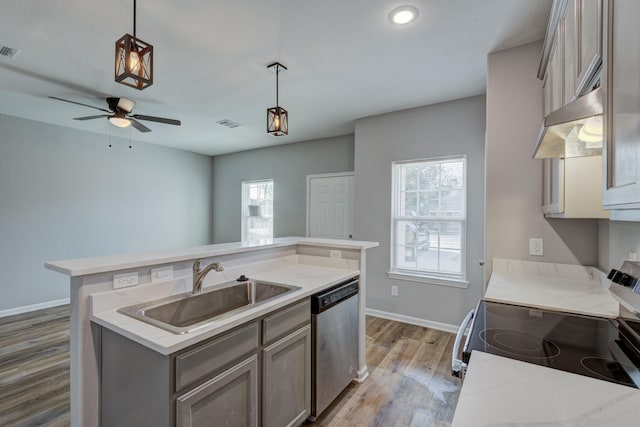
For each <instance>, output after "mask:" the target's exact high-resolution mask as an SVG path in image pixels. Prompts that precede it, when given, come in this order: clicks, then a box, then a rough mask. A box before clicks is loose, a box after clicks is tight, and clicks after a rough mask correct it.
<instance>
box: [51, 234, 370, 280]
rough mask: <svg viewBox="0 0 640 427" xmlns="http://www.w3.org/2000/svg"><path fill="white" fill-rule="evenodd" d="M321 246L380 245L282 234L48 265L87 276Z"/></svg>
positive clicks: (366, 246)
mask: <svg viewBox="0 0 640 427" xmlns="http://www.w3.org/2000/svg"><path fill="white" fill-rule="evenodd" d="M294 245H301V246H318V247H331V248H343V249H358V250H360V249H369V248H374V247H376V246H378V243H377V242H364V241H357V240H335V239H317V238H310V237H279V238H275V239H269V240H267V241H246V242H234V243H220V244H215V245H206V246H196V247H191V248H184V249H175V250H170V251H161V252H143V253H137V254H122V255H108V256H100V257H93V258H80V259H71V260H64V261H49V262H47V263H45V267H46V268H48V269H49V270H54V271H57V272H59V273H63V274H66V275H68V276H72V277H73V276H85V275H88V274H96V273H104V272H107V271H115V270H125V269H132V268H138V267H144V266H148V265H157V264H168V263H174V262H180V261H186V260H192V259H196V258H209V257H214V256H220V255H228V254H235V253H242V252H250V251H255V250H258V249H269V248H281V247H285V246H294Z"/></svg>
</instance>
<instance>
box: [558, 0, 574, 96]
mask: <svg viewBox="0 0 640 427" xmlns="http://www.w3.org/2000/svg"><path fill="white" fill-rule="evenodd" d="M560 22H561V26H562V36H563V37H562V39H563V40H562V42H563V75H564V91H563V101H562V105H567V104H568V103H569V102H571V101H573V99H574V98H575V94H576V74H577V73H576V68H577V61H578V25H577V19H576V0H570V1H569V4H568V5H567V10H566V11H565V15H564V18H562V20H561V21H560Z"/></svg>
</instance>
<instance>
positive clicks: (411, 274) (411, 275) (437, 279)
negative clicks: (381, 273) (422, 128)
mask: <svg viewBox="0 0 640 427" xmlns="http://www.w3.org/2000/svg"><path fill="white" fill-rule="evenodd" d="M453 159H462V160H463V161H464V179H463V183H462V184H463V187H462V188H463V190H464V220H461V221H460V222H461V223H462V228H463V230H462V233H461V235H460V239H461V241H460V243H461V251H460V257H461V262H460V267H461V272H460V275H457V274H455V275H451V276H449V275H448V274H445V273H429V272H426V271H411V270H407V269H403V268H394V257H395V254H396V253H395V251H396V244H395V232H394V231H395V227H394V225H395V221H396V220H398V219H399V218H400V219H401V218H403V217H398V218H396V217H395V208H396V201H397V199H396V198H397V192H396V179H397V177H396V165H402V164H408V163H419V162H436V161H446V160H453ZM467 176H468V170H467V155H466V154H460V155H456V156H443V157H430V158H423V159H411V160H398V161H394V162H391V224H390V227H389V228H390V233H391V239H390V241H391V251H390V258H389V266H390V267H389V271H388V272H387V275H388V276H389V278H391V279H397V280H406V281H410V282H420V283H425V284H431V285H440V286H450V287H455V288H468V287H469V282H468V281H467V223H468V209H467V207H468V198H469V195H468V193H467ZM408 219H412V220H415V219H416V218H415V217H411V218H408ZM425 221H458V220H452V219H450V218H425Z"/></svg>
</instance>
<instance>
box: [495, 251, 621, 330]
mask: <svg viewBox="0 0 640 427" xmlns="http://www.w3.org/2000/svg"><path fill="white" fill-rule="evenodd" d="M608 285H609V284H608V281H607V280H606V277H605V276H604V273H602V272H601V271H599V270H597V269H596V268H593V267H583V266H579V265H567V264H552V263H537V262H528V261H515V260H505V259H494V261H493V272H492V274H491V279H490V280H489V284H488V286H487V290H486V293H485V296H484V299H485V300H487V301H495V302H505V303H511V304H516V305H524V306H527V307H535V308H541V309H547V310H557V311H565V312H570V313H578V314H585V315H589V316H598V317H606V318H611V319H613V318H616V317H618V315H619V303H618V301H617V300H616V299H615V298H614V297H613V296H612V295H611V293H610V292H609V290H608Z"/></svg>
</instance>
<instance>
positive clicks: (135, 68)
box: [115, 0, 153, 90]
mask: <svg viewBox="0 0 640 427" xmlns="http://www.w3.org/2000/svg"><path fill="white" fill-rule="evenodd" d="M115 81H116V82H118V83H122V84H123V85H125V86H129V87H132V88H135V89H138V90H143V89H146V88H148V87H149V86H151V85H152V84H153V46H152V45H150V44H149V43H147V42H145V41H143V40H140V39H139V38H137V37H136V0H133V35H131V34H125V35H124V36H122V37H120V39H118V41H116V59H115Z"/></svg>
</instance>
